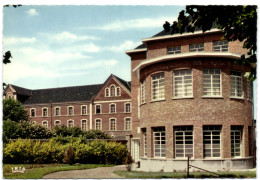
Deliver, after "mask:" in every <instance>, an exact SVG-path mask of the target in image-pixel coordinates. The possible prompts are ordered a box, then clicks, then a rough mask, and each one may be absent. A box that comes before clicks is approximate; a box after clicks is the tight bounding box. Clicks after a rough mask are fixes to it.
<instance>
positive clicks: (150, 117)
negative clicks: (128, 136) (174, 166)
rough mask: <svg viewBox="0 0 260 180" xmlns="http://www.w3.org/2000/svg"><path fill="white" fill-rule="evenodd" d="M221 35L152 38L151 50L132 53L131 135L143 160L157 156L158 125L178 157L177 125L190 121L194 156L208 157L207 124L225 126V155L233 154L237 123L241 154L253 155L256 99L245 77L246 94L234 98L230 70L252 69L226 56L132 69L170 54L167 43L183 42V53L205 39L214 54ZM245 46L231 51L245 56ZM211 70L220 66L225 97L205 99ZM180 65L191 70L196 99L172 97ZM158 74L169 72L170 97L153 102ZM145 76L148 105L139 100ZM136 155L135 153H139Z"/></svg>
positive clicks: (231, 44) (231, 46) (168, 151)
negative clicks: (154, 136)
mask: <svg viewBox="0 0 260 180" xmlns="http://www.w3.org/2000/svg"><path fill="white" fill-rule="evenodd" d="M222 36H223V35H222V34H221V33H219V32H217V33H209V34H199V35H194V36H189V37H176V38H171V39H164V40H154V41H147V42H146V45H147V50H144V51H139V52H135V51H133V52H130V53H127V54H128V55H129V56H130V57H131V63H132V67H131V69H132V71H131V73H132V74H131V75H132V81H131V83H132V89H131V91H132V121H133V131H132V135H133V138H134V139H140V154H139V155H140V158H141V162H144V161H145V160H146V159H147V160H149V159H156V158H154V155H153V140H152V128H153V127H165V131H166V158H167V160H168V159H169V158H170V159H175V157H174V156H175V153H174V152H175V151H174V149H175V147H174V144H175V143H174V132H173V127H174V126H185V125H192V126H193V132H194V133H193V141H194V142H193V143H194V159H195V160H196V159H198V160H199V159H200V160H201V159H204V157H203V125H221V127H222V128H221V157H220V159H225V158H229V159H230V158H231V140H230V128H231V126H232V125H241V126H243V132H242V146H241V158H243V157H244V158H248V157H250V155H252V154H251V153H250V152H252V141H253V140H252V135H250V134H252V120H253V114H252V112H253V103H252V101H250V100H247V79H246V78H245V77H243V80H242V81H243V98H242V99H235V98H230V71H231V70H239V71H241V72H242V74H244V73H246V72H249V71H250V67H248V66H246V65H240V64H237V63H235V62H234V60H233V59H230V58H227V57H221V58H220V57H193V58H185V59H175V60H167V61H163V62H155V63H153V64H150V65H148V66H146V67H144V68H141V69H140V78H138V76H137V73H136V72H133V69H134V68H135V67H137V66H138V65H139V64H140V63H141V62H144V61H148V60H150V59H153V58H156V57H161V56H165V55H167V47H171V46H181V50H182V52H181V53H188V52H189V44H194V43H202V42H204V51H205V52H212V51H213V48H212V45H213V41H216V40H221V38H222ZM242 47H243V43H242V42H239V41H234V42H229V50H228V51H229V52H231V53H236V54H241V55H242V54H246V53H247V50H246V49H243V48H242ZM206 68H215V69H221V88H222V90H221V91H222V97H220V98H205V97H202V71H203V69H206ZM178 69H192V77H193V97H192V98H187V99H185V98H183V99H174V98H173V70H178ZM137 71H138V70H137ZM158 72H164V75H165V100H161V101H156V102H154V101H151V75H153V74H155V73H158ZM144 79H145V80H146V87H145V91H146V92H145V99H146V103H144V104H140V81H142V80H144ZM138 129H146V133H147V157H144V144H143V142H144V140H143V136H142V132H140V131H139V130H138ZM249 147H250V148H251V149H249ZM249 153H250V154H249ZM132 155H133V156H134V154H132ZM158 161H159V160H158ZM149 162H150V161H149ZM160 162H161V160H160ZM144 164H145V163H144ZM141 166H142V165H141ZM146 170H148V169H146Z"/></svg>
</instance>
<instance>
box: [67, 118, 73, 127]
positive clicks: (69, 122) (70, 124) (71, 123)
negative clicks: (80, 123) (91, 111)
mask: <svg viewBox="0 0 260 180" xmlns="http://www.w3.org/2000/svg"><path fill="white" fill-rule="evenodd" d="M67 126H68V127H73V126H74V120H72V119H70V120H68V121H67Z"/></svg>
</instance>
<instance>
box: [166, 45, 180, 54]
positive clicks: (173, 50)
mask: <svg viewBox="0 0 260 180" xmlns="http://www.w3.org/2000/svg"><path fill="white" fill-rule="evenodd" d="M179 53H181V46H174V47H168V48H167V54H179Z"/></svg>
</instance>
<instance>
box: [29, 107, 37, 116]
mask: <svg viewBox="0 0 260 180" xmlns="http://www.w3.org/2000/svg"><path fill="white" fill-rule="evenodd" d="M30 115H31V117H36V110H35V108H32V109H30Z"/></svg>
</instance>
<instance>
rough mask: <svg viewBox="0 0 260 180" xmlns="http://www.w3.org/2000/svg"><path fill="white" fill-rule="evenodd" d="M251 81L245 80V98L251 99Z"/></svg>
mask: <svg viewBox="0 0 260 180" xmlns="http://www.w3.org/2000/svg"><path fill="white" fill-rule="evenodd" d="M252 89H253V88H252V82H251V81H248V80H247V99H248V100H250V101H252V99H253V96H252V94H253V92H252Z"/></svg>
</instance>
